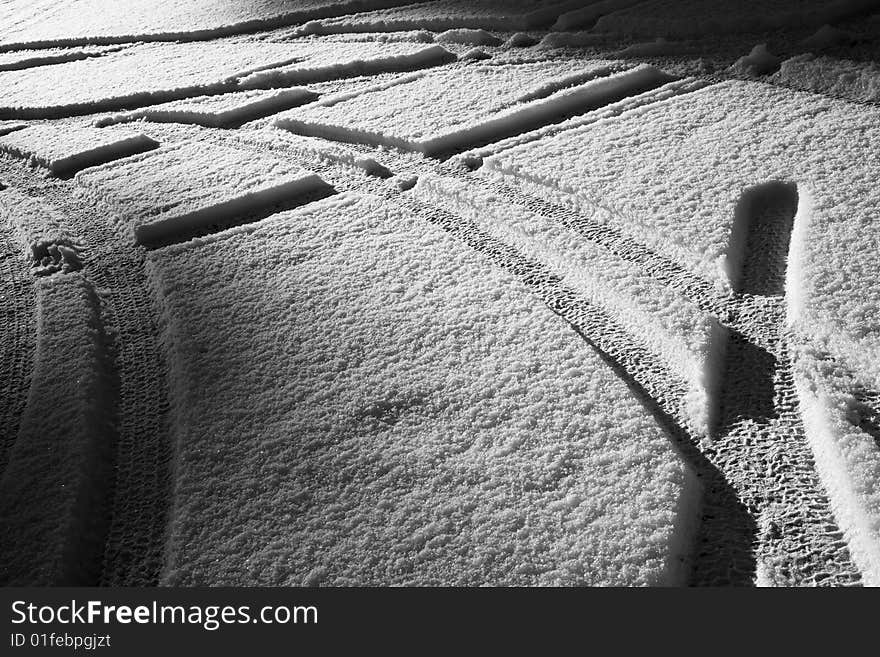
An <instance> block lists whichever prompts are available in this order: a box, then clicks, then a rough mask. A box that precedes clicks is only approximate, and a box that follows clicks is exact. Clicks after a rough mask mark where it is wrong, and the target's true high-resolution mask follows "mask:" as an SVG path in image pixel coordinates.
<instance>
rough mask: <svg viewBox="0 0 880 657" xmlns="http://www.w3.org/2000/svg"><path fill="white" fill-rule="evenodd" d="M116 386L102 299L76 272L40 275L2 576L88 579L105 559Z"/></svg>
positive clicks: (1, 497)
mask: <svg viewBox="0 0 880 657" xmlns="http://www.w3.org/2000/svg"><path fill="white" fill-rule="evenodd" d="M112 400H113V390H112V388H111V385H110V379H109V376H108V374H107V371H106V366H105V353H104V345H103V338H102V328H101V321H100V315H99V308H98V301H97V298H96V296H95V294H94V291H93V290H92V288H91V286H90V285H89V283H87V282H86V281H85V279H83V278H82V277H81V275H80V274H78V273H72V274H64V275H60V276H51V277H48V278H43V279H40V280H39V282H38V285H37V346H36V354H35V357H34V369H33V376H32V380H31V387H30V392H29V394H28V400H27V406H26V408H25V411H24V415H23V417H22V419H21V424H20V427H19V431H18V436H17V439H16V441H15V444H14V446H13V447H12V450H11V452H10V460H9V464H8V466H7V469H6V470H5V471H4V473H3V476H2V478H0V524H2V526H3V534H4V536H3V538H4V540H3V542H2V547H0V581H2V583H3V584H4V585H7V586H8V585H18V586H49V585H68V586H69V585H84V584H87V583H89V582H92V581H94V578H95V577H97V574H98V572H99V570H98V569H99V568H100V557H101V556H102V548H103V534H104V531H105V529H106V527H105V521H106V508H105V499H104V497H105V492H106V487H107V482H108V481H110V480H111V479H112V473H111V472H110V468H109V466H108V464H109V461H110V458H111V451H112V449H113V440H112V428H111V427H112V418H113V401H112Z"/></svg>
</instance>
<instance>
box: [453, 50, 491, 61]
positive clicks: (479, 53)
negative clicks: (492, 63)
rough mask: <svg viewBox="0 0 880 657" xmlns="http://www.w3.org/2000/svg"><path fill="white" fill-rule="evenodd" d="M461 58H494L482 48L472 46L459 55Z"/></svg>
mask: <svg viewBox="0 0 880 657" xmlns="http://www.w3.org/2000/svg"><path fill="white" fill-rule="evenodd" d="M459 59H463V60H468V59H473V60H477V61H479V60H484V59H492V55H490V54H489V53H487V52H486V51H485V50H483V49H482V48H471V49H470V50H468V51H467V52H466V53H464V54H463V55H462V56H461V57H459Z"/></svg>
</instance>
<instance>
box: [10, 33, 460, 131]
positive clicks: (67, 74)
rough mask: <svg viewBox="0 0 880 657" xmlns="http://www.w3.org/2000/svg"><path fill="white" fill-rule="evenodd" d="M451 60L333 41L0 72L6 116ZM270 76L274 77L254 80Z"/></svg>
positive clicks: (399, 46) (236, 42)
mask: <svg viewBox="0 0 880 657" xmlns="http://www.w3.org/2000/svg"><path fill="white" fill-rule="evenodd" d="M450 58H454V55H451V54H450V53H448V52H447V51H446V50H444V49H443V48H441V47H440V46H427V47H426V46H425V45H424V44H413V43H395V44H383V43H376V42H349V43H346V42H342V43H329V42H328V43H325V44H321V45H320V46H319V47H316V44H314V43H311V44H305V43H295V42H286V43H275V42H270V41H260V42H255V41H251V40H247V39H226V40H220V41H211V42H208V43H162V44H146V45H140V46H136V47H132V48H127V49H125V50H122V51H120V52H116V53H112V54H109V55H105V56H103V57H97V58H92V59H86V60H81V61H75V62H67V63H64V64H55V65H52V66H41V67H39V68H36V69H26V70H21V71H5V72H0V86H2V88H3V90H4V93H3V96H2V98H0V116H3V115H4V114H5V115H7V116H10V117H14V118H28V117H43V116H49V117H51V116H57V115H69V114H71V113H84V112H97V111H102V110H113V109H128V108H130V107H132V106H137V105H147V104H156V103H160V102H167V101H171V100H179V99H181V98H187V97H191V96H198V95H204V94H217V93H220V92H224V91H236V90H240V89H241V88H266V87H270V86H284V87H287V86H294V85H297V84H301V83H308V82H315V81H321V80H328V79H334V78H341V77H353V76H357V75H363V74H367V73H369V74H375V73H382V72H385V71H397V70H401V69H411V68H418V67H421V66H432V65H434V64H437V63H440V62H442V61H448V60H449V59H450ZM265 69H270V70H269V71H266V72H265V73H263V74H257V75H251V74H254V73H255V72H257V71H264V70H265ZM239 80H241V81H242V84H241V85H239Z"/></svg>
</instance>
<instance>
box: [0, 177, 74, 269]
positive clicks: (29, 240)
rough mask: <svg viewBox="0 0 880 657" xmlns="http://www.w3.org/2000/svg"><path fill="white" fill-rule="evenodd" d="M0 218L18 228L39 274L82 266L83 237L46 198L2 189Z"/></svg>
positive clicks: (21, 239) (23, 244)
mask: <svg viewBox="0 0 880 657" xmlns="http://www.w3.org/2000/svg"><path fill="white" fill-rule="evenodd" d="M0 220H2V221H4V222H6V223H7V225H11V226H13V227H14V228H15V231H16V233H17V235H18V238H19V240H20V242H21V244H22V247H23V250H24V251H25V252H26V253H27V255H28V258H29V260H30V262H31V265H32V267H33V268H34V273H35V274H37V275H38V276H44V275H47V274H53V273H55V272H59V271H61V272H65V273H66V272H70V271H75V270H77V269H81V268H82V258H81V253H80V251H81V239H80V238H79V237H78V236H75V235H73V234H72V230H71V228H70V225H69V222H68V220H67V218H66V217H65V216H64V215H63V214H62V213H60V212H59V211H58V210H56V209H55V208H53V207H52V206H51V205H50V204H49V203H48V202H46V201H45V200H43V199H38V198H34V197H32V196H30V195H28V194H25V193H22V192H21V191H19V190H17V189H14V188H10V189H4V190H0Z"/></svg>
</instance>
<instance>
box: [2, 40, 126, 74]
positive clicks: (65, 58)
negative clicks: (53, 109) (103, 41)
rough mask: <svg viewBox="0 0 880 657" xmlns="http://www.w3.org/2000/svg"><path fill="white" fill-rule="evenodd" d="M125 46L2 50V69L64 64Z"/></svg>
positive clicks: (99, 55)
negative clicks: (7, 51)
mask: <svg viewBox="0 0 880 657" xmlns="http://www.w3.org/2000/svg"><path fill="white" fill-rule="evenodd" d="M123 47H125V46H116V47H97V48H92V49H84V48H83V49H75V50H67V49H63V48H53V49H49V50H26V51H17V52H16V51H13V52H10V53H2V52H0V71H17V70H20V69H24V68H34V67H37V66H49V65H50V64H62V63H64V62H74V61H77V60H80V59H89V58H90V57H101V56H103V55H104V54H106V53H109V52H115V51H117V50H120V49H121V48H123Z"/></svg>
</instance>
